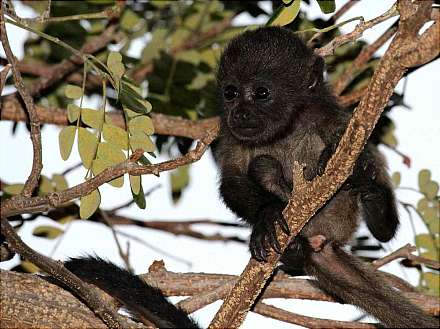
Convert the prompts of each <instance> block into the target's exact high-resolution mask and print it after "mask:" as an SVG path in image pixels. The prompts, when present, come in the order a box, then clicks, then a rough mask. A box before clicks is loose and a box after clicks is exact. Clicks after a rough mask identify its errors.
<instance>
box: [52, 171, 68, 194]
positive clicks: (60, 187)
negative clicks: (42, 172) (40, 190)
mask: <svg viewBox="0 0 440 329" xmlns="http://www.w3.org/2000/svg"><path fill="white" fill-rule="evenodd" d="M52 182H53V183H54V184H55V191H57V192H61V191H64V190H67V189H68V188H69V184H68V183H67V180H66V178H65V177H64V176H63V175H59V174H53V175H52Z"/></svg>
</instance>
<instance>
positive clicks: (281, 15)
mask: <svg viewBox="0 0 440 329" xmlns="http://www.w3.org/2000/svg"><path fill="white" fill-rule="evenodd" d="M300 5H301V1H300V0H294V1H293V2H291V3H290V5H287V6H282V7H280V8H279V9H278V10H277V11H276V12H275V13H274V15H272V17H271V18H270V19H269V21H268V22H267V24H266V25H270V26H285V25H287V24H290V23H292V22H293V21H294V20H295V18H296V16H298V13H299V9H300Z"/></svg>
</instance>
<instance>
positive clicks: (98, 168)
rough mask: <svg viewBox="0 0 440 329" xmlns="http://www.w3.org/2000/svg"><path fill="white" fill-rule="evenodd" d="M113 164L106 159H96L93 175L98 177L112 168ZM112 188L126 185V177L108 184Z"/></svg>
mask: <svg viewBox="0 0 440 329" xmlns="http://www.w3.org/2000/svg"><path fill="white" fill-rule="evenodd" d="M112 165H113V164H112V163H111V162H110V161H107V160H105V159H99V158H98V159H95V160H93V164H92V171H93V174H94V175H95V176H96V175H98V174H100V173H101V172H103V171H104V170H105V169H107V168H109V167H111V166H112ZM108 183H109V184H110V185H111V186H114V187H122V186H123V185H124V176H121V177H118V178H115V179H113V180H111V181H109V182H108Z"/></svg>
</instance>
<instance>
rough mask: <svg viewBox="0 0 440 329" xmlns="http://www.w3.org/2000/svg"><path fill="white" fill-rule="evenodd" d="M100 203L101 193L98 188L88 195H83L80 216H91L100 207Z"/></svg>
mask: <svg viewBox="0 0 440 329" xmlns="http://www.w3.org/2000/svg"><path fill="white" fill-rule="evenodd" d="M100 203H101V194H100V193H99V190H98V189H96V190H94V191H93V192H92V193H90V194H87V195H86V196H83V197H82V198H81V199H80V206H79V216H80V217H81V218H82V219H87V218H89V217H90V216H92V215H93V214H94V213H95V211H96V209H98V207H99V205H100Z"/></svg>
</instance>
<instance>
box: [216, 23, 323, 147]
mask: <svg viewBox="0 0 440 329" xmlns="http://www.w3.org/2000/svg"><path fill="white" fill-rule="evenodd" d="M323 66H324V61H323V59H322V58H320V57H317V56H315V55H314V54H313V51H312V50H311V49H310V48H308V47H307V46H306V45H305V43H304V42H303V41H302V40H301V39H300V38H299V37H297V36H296V35H295V34H294V33H293V32H291V31H289V30H287V29H284V28H280V27H265V28H259V29H257V30H254V31H248V32H245V33H243V34H241V35H239V36H238V37H236V38H235V39H233V40H232V41H231V42H230V43H229V45H228V46H227V47H226V49H225V51H224V53H223V55H222V57H221V59H220V64H219V70H218V74H217V83H218V92H219V97H220V99H221V101H220V103H221V107H222V109H221V119H222V125H223V127H224V129H229V130H230V132H231V133H232V135H233V136H234V137H235V138H236V139H238V140H239V141H240V142H242V143H244V144H247V145H261V144H265V143H270V142H272V141H273V140H275V139H277V138H280V137H281V136H283V135H284V134H286V133H288V132H289V131H290V130H291V129H293V126H294V121H295V118H296V117H297V115H298V113H300V111H304V110H306V104H307V102H310V98H313V97H315V96H316V94H317V93H318V92H319V91H320V90H322V89H324V84H323Z"/></svg>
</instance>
